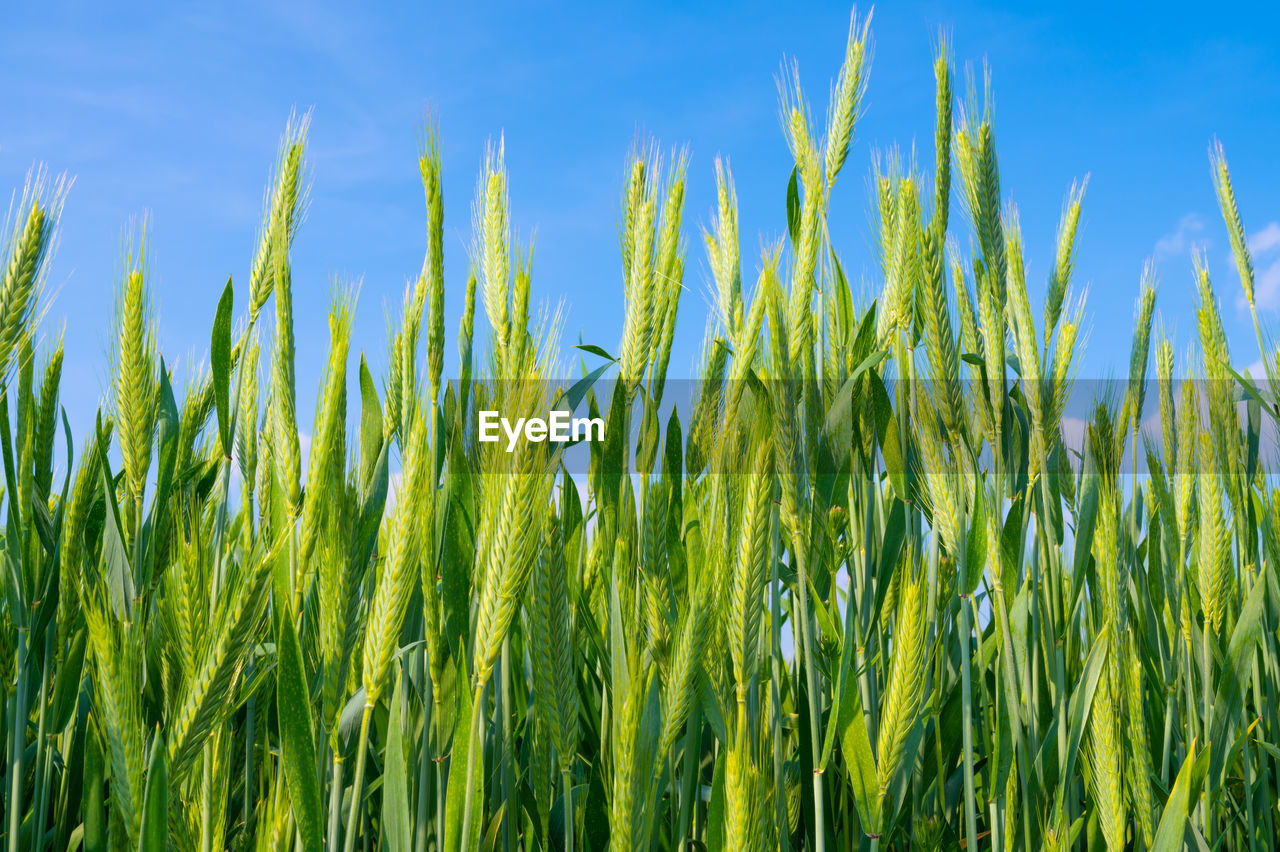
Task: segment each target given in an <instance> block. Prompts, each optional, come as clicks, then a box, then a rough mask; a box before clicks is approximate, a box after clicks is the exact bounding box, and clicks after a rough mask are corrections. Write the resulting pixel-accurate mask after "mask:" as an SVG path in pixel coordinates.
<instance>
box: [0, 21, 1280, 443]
mask: <svg viewBox="0 0 1280 852" xmlns="http://www.w3.org/2000/svg"><path fill="white" fill-rule="evenodd" d="M106 5H107V4H96V3H84V4H76V5H70V6H55V5H44V4H35V3H26V4H19V5H17V6H15V7H11V8H10V9H8V10H7V11H6V13H5V26H4V27H3V29H0V116H2V119H0V188H6V189H7V188H15V189H17V188H20V187H21V185H22V182H23V180H24V176H25V175H26V173H27V171H28V169H29V168H30V167H31V166H32V164H33V163H36V162H43V163H46V164H47V165H48V167H49V168H50V170H51V171H53V172H55V173H56V172H63V171H65V172H67V173H69V174H70V175H73V176H74V177H75V185H74V188H73V190H72V192H71V194H70V197H69V198H68V201H67V205H66V210H65V214H64V216H63V219H62V228H61V243H60V246H59V249H58V253H57V255H56V256H55V258H54V261H53V268H52V274H51V278H50V283H51V285H52V287H53V291H54V293H55V294H56V300H55V301H54V302H53V304H52V306H51V307H50V309H49V311H48V314H47V317H46V321H45V322H46V330H47V332H49V333H53V332H55V331H56V330H57V328H58V327H59V326H60V325H61V324H62V323H64V322H65V328H66V349H67V356H66V367H65V370H64V404H65V405H66V406H67V409H68V412H69V414H70V415H71V417H72V422H73V425H76V426H77V427H83V426H84V425H87V424H88V423H89V422H91V417H92V413H93V411H94V409H95V408H96V407H97V405H98V403H99V401H100V400H101V399H102V398H103V395H104V388H105V380H106V366H105V360H104V356H105V354H106V352H107V348H108V340H109V335H110V333H111V328H110V317H111V313H110V312H111V305H112V298H113V292H114V289H115V287H116V285H117V283H118V270H119V268H120V254H121V246H122V243H123V236H124V234H125V233H126V228H127V227H128V224H129V222H130V221H131V220H136V219H138V218H139V217H141V216H142V215H144V214H145V215H146V216H147V219H148V223H149V227H148V231H149V238H150V268H151V272H152V280H153V287H154V295H155V299H156V302H157V306H158V310H159V321H160V342H161V347H162V350H163V351H164V353H165V355H166V357H167V358H168V360H169V361H170V362H175V361H176V362H178V363H179V364H181V365H185V364H187V363H188V362H189V361H191V360H192V359H194V360H195V361H199V360H201V359H203V358H204V357H205V352H206V349H207V341H208V333H209V326H210V323H211V321H212V315H213V309H214V306H215V304H216V302H217V298H218V296H219V294H220V291H221V287H222V284H223V283H224V282H225V281H226V278H227V276H228V275H234V276H235V278H236V281H237V282H238V283H240V284H241V285H242V286H241V288H240V291H239V292H240V300H239V302H240V304H243V296H244V289H243V284H244V282H245V281H246V279H247V270H248V264H249V258H250V254H251V252H252V250H253V243H254V239H255V232H256V230H257V227H258V218H259V215H260V211H261V203H262V193H263V187H264V184H265V182H266V180H267V177H268V173H269V170H270V167H271V163H272V158H273V156H274V154H275V150H276V147H277V144H278V139H279V136H280V133H281V131H282V129H283V127H284V124H285V121H286V119H287V118H288V116H289V114H290V111H291V110H293V109H295V108H297V109H300V110H306V109H312V110H313V122H312V132H311V136H310V147H309V157H310V167H311V174H312V178H313V183H312V188H311V195H310V207H309V211H308V216H307V219H306V222H305V223H304V225H303V227H302V230H301V232H300V234H299V236H298V239H297V241H296V243H295V249H294V278H293V280H294V287H295V293H296V294H295V303H296V322H297V329H298V358H299V368H298V376H299V382H300V384H299V397H300V399H299V402H300V405H301V406H302V408H303V410H304V411H308V410H310V406H311V405H312V400H313V399H314V387H315V385H316V383H317V382H318V380H319V374H320V365H321V363H322V358H323V353H324V349H325V346H326V344H327V328H326V323H325V316H324V314H325V310H326V308H327V304H328V292H329V288H330V282H331V281H332V280H333V279H334V278H335V277H339V278H342V279H345V280H355V279H361V280H362V282H363V283H362V288H361V292H360V301H359V305H358V314H357V322H356V327H355V341H354V347H353V348H354V349H355V350H356V351H360V350H363V351H364V352H365V353H366V354H367V355H368V357H369V360H370V362H371V365H374V366H375V368H376V367H379V366H380V365H381V364H382V362H383V351H384V349H385V342H384V341H385V317H386V310H387V308H388V307H389V306H391V305H393V304H394V303H396V302H397V300H398V299H399V294H400V292H401V290H402V288H403V286H404V284H405V281H406V279H407V278H408V277H410V276H413V275H415V274H416V273H417V270H418V269H419V268H420V267H421V263H422V253H423V250H424V240H425V233H424V232H425V211H424V209H423V205H422V192H421V187H420V184H419V182H418V176H417V169H416V154H417V149H418V145H419V141H420V137H421V128H422V119H423V115H424V113H425V111H426V110H427V109H428V108H429V109H430V110H431V111H432V112H433V113H434V114H435V115H436V116H437V118H438V124H439V126H440V129H441V133H442V141H443V155H444V170H445V175H444V180H445V211H446V213H445V217H446V222H445V227H446V255H445V268H446V277H447V281H448V291H447V308H448V318H447V323H448V328H449V330H450V334H451V343H450V350H449V356H450V360H449V361H448V362H447V363H449V364H452V363H454V362H455V361H456V357H455V356H454V355H453V346H452V332H453V330H454V329H456V327H457V317H458V314H459V312H460V310H461V301H462V296H461V293H462V287H463V284H464V281H465V274H466V269H467V260H466V246H467V245H468V244H469V242H470V212H469V208H470V202H471V197H472V194H473V190H474V186H475V179H476V175H477V172H478V168H479V165H480V163H481V160H482V157H483V153H484V148H485V144H486V141H487V140H489V139H490V138H496V137H497V136H498V134H500V133H504V134H505V138H506V151H507V160H508V166H509V168H510V173H511V184H510V187H511V201H512V205H513V217H512V218H513V223H514V226H515V230H516V233H517V235H518V236H519V237H520V239H521V240H522V241H525V242H527V241H529V240H530V239H531V238H533V239H534V241H535V258H534V267H533V271H534V275H533V286H534V292H535V295H536V297H537V298H539V299H541V300H546V301H559V300H563V301H564V302H565V305H566V308H567V320H566V338H567V339H566V345H567V344H568V343H571V342H576V340H577V338H578V336H579V334H581V336H582V338H583V339H584V340H585V341H587V342H591V343H597V344H600V345H602V346H604V347H605V348H608V349H613V348H615V346H616V344H617V340H618V338H619V336H620V334H621V329H622V295H621V293H622V285H621V282H620V271H619V270H620V266H621V264H620V261H619V257H618V251H617V226H616V223H617V212H616V211H617V201H618V198H619V196H620V187H621V176H622V169H623V164H624V160H625V155H626V152H627V149H628V147H629V145H630V144H631V142H632V140H633V139H635V138H636V136H637V134H644V135H646V136H648V137H652V138H655V139H657V140H658V141H659V142H660V143H661V144H662V145H663V146H664V147H666V148H670V147H672V146H675V145H688V146H689V150H690V152H691V154H692V162H691V170H690V185H689V193H688V205H687V212H686V233H687V236H688V239H689V244H690V253H689V262H688V265H687V269H688V272H687V275H686V284H687V285H688V287H689V292H688V293H687V295H686V297H685V300H684V302H683V306H682V310H681V318H682V322H681V325H680V328H679V343H678V346H677V349H676V352H675V355H674V357H673V359H672V372H673V375H677V376H678V375H688V374H689V372H690V371H691V369H692V366H693V361H694V359H695V356H696V352H697V349H698V344H699V341H700V339H701V336H702V332H703V326H704V317H705V313H706V305H707V297H706V290H707V285H708V281H709V272H708V269H707V265H706V261H705V255H704V254H703V252H702V249H701V241H700V239H699V238H698V233H699V232H698V230H697V229H698V228H699V227H700V226H701V225H702V224H705V223H706V222H707V221H708V219H709V217H710V211H711V205H712V203H713V199H714V184H713V171H712V166H713V161H714V158H715V156H716V155H722V156H725V157H727V158H728V159H729V162H730V165H731V167H732V170H733V174H734V177H735V180H736V182H737V189H738V197H739V201H740V207H741V219H740V225H741V233H742V243H743V258H744V277H745V278H748V279H749V280H754V260H755V258H756V256H757V254H758V251H757V247H758V246H759V245H760V241H761V239H762V238H769V239H772V238H773V237H776V236H777V235H779V234H780V233H782V229H783V227H784V197H785V196H784V190H785V185H786V180H787V177H788V175H789V172H790V162H789V155H788V152H787V148H786V144H785V142H784V140H783V137H782V134H781V131H780V128H779V123H778V119H777V94H776V88H775V82H774V80H775V76H776V75H777V73H778V70H779V65H780V62H781V61H782V60H783V58H784V56H786V57H792V58H795V59H796V60H798V62H799V66H800V72H801V76H802V80H803V82H804V84H805V86H806V90H807V92H808V94H809V97H810V100H811V102H812V103H814V104H815V106H816V109H815V112H817V113H818V114H819V115H820V114H821V113H822V111H823V110H824V109H825V95H826V92H827V90H828V86H829V82H830V80H831V78H832V77H833V76H834V75H835V73H836V71H837V69H838V66H839V62H840V59H841V57H842V53H843V47H844V41H845V36H846V31H847V26H848V19H849V12H850V7H848V6H846V5H841V4H817V5H803V6H794V5H792V4H786V5H785V6H784V5H783V4H763V3H762V4H749V5H745V6H733V5H729V4H697V8H696V10H691V9H686V8H685V7H684V4H671V5H654V6H649V7H646V8H643V9H641V8H637V7H636V5H635V4H630V5H627V6H622V5H617V6H615V5H607V6H604V5H600V6H598V5H595V4H580V5H579V4H557V5H554V6H553V5H550V4H541V3H521V4H510V5H506V4H504V5H500V6H499V5H494V4H483V5H482V4H462V3H458V4H449V5H448V7H447V8H440V9H427V8H425V4H404V5H399V4H384V5H380V6H378V7H377V8H376V9H375V8H372V7H366V6H365V5H364V4H342V5H323V4H298V5H287V4H272V3H261V4H259V3H245V4H218V6H219V8H218V9H216V10H215V9H214V8H213V6H214V5H215V4H199V5H187V4H181V3H173V4H169V3H165V4H158V3H157V4H135V8H134V9H133V10H131V11H119V10H107V9H106V8H105V7H106ZM1024 5H1027V4H1021V3H1003V4H1002V3H971V2H967V3H954V4H943V3H928V2H926V3H895V4H892V5H890V4H882V5H881V6H880V7H879V8H877V9H876V10H875V14H874V19H873V26H872V32H873V38H874V42H875V53H874V61H873V64H872V66H871V74H870V80H869V88H868V94H867V99H866V101H865V111H864V115H863V116H862V118H861V120H860V121H859V123H858V126H857V131H856V137H855V142H854V147H853V150H852V152H851V154H850V159H849V162H848V164H847V165H846V166H845V170H844V172H843V173H842V175H841V180H840V183H839V185H838V186H837V188H836V190H835V193H834V197H833V199H832V212H831V225H832V233H833V238H834V240H835V243H836V247H837V250H838V251H839V252H840V254H841V256H842V259H843V261H844V265H845V268H846V270H847V271H848V272H849V277H850V278H851V280H852V281H854V282H855V284H856V282H857V281H858V280H859V279H862V278H864V277H865V278H867V279H869V280H873V279H874V277H875V266H874V260H873V253H872V251H871V246H872V241H873V232H872V230H871V228H870V225H869V223H870V207H869V202H868V196H867V177H868V175H869V173H870V162H871V158H872V155H873V152H875V151H883V150H885V149H887V148H888V147H889V146H891V145H894V144H896V145H898V146H899V147H900V149H902V150H908V151H909V150H910V148H911V146H912V145H913V144H916V145H918V146H919V150H920V153H921V155H922V159H923V160H925V161H928V160H931V158H932V142H931V139H932V128H933V82H932V69H931V53H932V50H933V47H934V45H935V43H936V41H937V34H938V30H939V27H944V28H946V30H947V31H948V32H949V33H950V35H951V39H952V43H953V53H954V56H955V59H956V61H957V63H958V64H959V65H961V67H963V65H964V64H966V63H969V64H971V65H972V66H973V67H975V68H976V69H978V70H979V72H980V69H981V67H982V63H983V61H984V60H985V61H986V62H987V63H989V65H990V67H991V70H992V75H993V82H994V94H995V112H994V117H995V130H996V139H997V145H998V151H999V155H1000V168H1001V177H1002V189H1003V192H1004V195H1005V198H1006V200H1010V199H1011V200H1012V201H1013V202H1014V203H1016V204H1017V205H1018V207H1019V211H1020V213H1021V217H1022V223H1023V229H1024V234H1025V237H1026V242H1027V254H1028V261H1029V280H1030V281H1032V282H1034V286H1035V289H1036V294H1037V297H1038V296H1039V295H1040V294H1042V292H1043V282H1044V280H1045V277H1046V275H1047V271H1048V265H1049V262H1050V260H1051V258H1052V241H1053V235H1054V229H1055V227H1056V224H1057V220H1058V216H1059V213H1060V210H1061V207H1062V202H1063V198H1064V196H1065V194H1066V192H1067V190H1068V188H1069V187H1070V186H1071V183H1072V181H1073V180H1076V179H1079V178H1081V177H1083V176H1084V175H1085V174H1089V175H1090V183H1089V191H1088V195H1087V197H1086V200H1085V209H1084V215H1083V218H1082V228H1081V232H1080V236H1079V240H1078V246H1079V255H1078V262H1077V267H1076V279H1075V286H1076V288H1077V289H1078V288H1080V287H1082V286H1085V285H1087V286H1088V288H1089V301H1088V306H1087V310H1086V317H1087V323H1088V331H1089V334H1088V338H1087V340H1086V346H1087V348H1086V351H1085V354H1084V356H1083V362H1082V370H1081V375H1082V376H1085V377H1107V376H1111V375H1116V374H1118V373H1120V372H1122V371H1123V369H1124V364H1125V362H1126V360H1127V357H1128V345H1129V339H1130V335H1131V331H1132V314H1133V302H1134V299H1135V298H1136V296H1137V292H1138V282H1139V277H1140V274H1141V270H1142V265H1143V262H1144V260H1145V259H1146V258H1147V257H1154V258H1155V259H1156V261H1157V263H1158V266H1159V271H1160V278H1161V289H1160V295H1159V302H1158V306H1159V310H1160V313H1161V314H1162V316H1163V317H1164V320H1165V322H1166V325H1167V326H1168V327H1169V328H1170V329H1172V330H1174V331H1175V332H1176V333H1177V335H1178V342H1179V350H1181V348H1182V347H1184V346H1185V345H1186V344H1187V343H1189V342H1190V341H1191V335H1192V334H1193V333H1194V315H1193V313H1192V302H1191V298H1190V291H1191V272H1190V269H1191V264H1190V258H1189V250H1190V246H1191V245H1192V244H1200V245H1204V246H1205V247H1206V249H1207V251H1208V257H1209V261H1210V267H1211V269H1212V271H1213V273H1214V275H1215V281H1216V283H1217V285H1218V291H1219V293H1220V295H1221V301H1222V307H1223V313H1224V316H1225V318H1226V320H1227V324H1228V331H1229V333H1232V334H1233V355H1234V357H1235V358H1236V359H1237V361H1239V362H1240V363H1241V364H1248V363H1250V362H1252V361H1254V360H1256V359H1257V357H1258V356H1257V352H1256V344H1254V343H1253V342H1252V341H1253V333H1252V327H1251V325H1250V324H1249V323H1248V319H1247V314H1246V313H1245V312H1244V311H1243V310H1242V309H1241V308H1240V307H1239V305H1238V304H1237V302H1238V293H1239V284H1238V281H1237V279H1236V278H1235V274H1234V271H1233V270H1232V268H1231V267H1230V266H1229V265H1228V264H1227V258H1226V255H1227V241H1226V235H1225V230H1224V229H1223V227H1222V225H1221V221H1220V219H1219V217H1218V215H1217V210H1216V202H1215V199H1214V194H1213V187H1212V183H1211V180H1210V173H1209V165H1208V154H1207V152H1208V147H1209V145H1210V143H1211V141H1212V140H1213V139H1214V138H1215V136H1216V137H1217V138H1220V139H1221V140H1222V141H1223V143H1224V144H1225V146H1226V151H1227V156H1228V159H1229V161H1230V164H1231V167H1232V172H1233V176H1234V179H1235V184H1236V190H1237V196H1238V200H1239V203H1240V208H1241V212H1242V214H1243V217H1244V220H1245V224H1246V227H1247V229H1248V230H1249V232H1250V234H1251V235H1254V242H1255V245H1256V246H1257V247H1258V248H1259V250H1260V251H1259V253H1258V255H1257V257H1256V265H1257V268H1258V274H1259V281H1260V284H1259V287H1260V296H1259V305H1260V307H1262V308H1263V311H1262V313H1263V316H1264V317H1265V318H1266V319H1267V321H1272V320H1273V319H1274V318H1275V316H1276V311H1277V308H1280V224H1276V223H1277V221H1278V220H1280V162H1278V161H1277V159H1276V157H1275V151H1276V150H1277V149H1276V146H1277V140H1280V38H1278V37H1277V32H1280V13H1278V12H1277V11H1276V9H1275V7H1274V6H1271V5H1263V4H1258V5H1257V6H1256V7H1255V6H1237V5H1234V4H1231V3H1219V4H1216V5H1215V6H1214V7H1213V9H1212V10H1211V11H1209V12H1205V11H1203V10H1201V11H1199V12H1196V13H1192V12H1191V11H1190V10H1179V9H1177V8H1176V7H1175V6H1173V5H1170V4H1159V5H1154V6H1150V7H1146V8H1143V7H1141V6H1138V5H1135V6H1133V7H1130V8H1125V9H1117V8H1115V7H1114V6H1113V5H1112V4H1101V3H1099V4H1089V3H1072V4H1064V5H1063V6H1061V7H1045V8H1037V9H1035V10H1028V9H1024V8H1023V6H1024ZM866 8H867V7H866V6H863V7H862V8H861V9H860V14H863V13H865V10H866ZM955 210H956V214H955V215H956V217H957V218H958V215H959V213H958V211H959V207H958V205H957V207H956V208H955ZM186 369H187V367H186V366H179V371H180V372H184V371H185V370H186ZM303 419H304V421H305V420H306V418H305V417H304V418H303ZM304 428H305V426H304Z"/></svg>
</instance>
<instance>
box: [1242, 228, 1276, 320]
mask: <svg viewBox="0 0 1280 852" xmlns="http://www.w3.org/2000/svg"><path fill="white" fill-rule="evenodd" d="M1249 253H1250V254H1252V255H1253V277H1254V281H1253V303H1254V305H1256V306H1257V308H1258V309H1259V310H1274V309H1276V308H1280V222H1268V223H1267V225H1266V226H1265V227H1264V228H1263V229H1262V230H1260V231H1257V232H1256V233H1253V234H1250V235H1249ZM1233 263H1234V260H1233ZM1238 302H1239V303H1240V305H1241V306H1242V307H1243V305H1244V304H1245V302H1244V296H1243V295H1241V297H1240V299H1239V300H1238Z"/></svg>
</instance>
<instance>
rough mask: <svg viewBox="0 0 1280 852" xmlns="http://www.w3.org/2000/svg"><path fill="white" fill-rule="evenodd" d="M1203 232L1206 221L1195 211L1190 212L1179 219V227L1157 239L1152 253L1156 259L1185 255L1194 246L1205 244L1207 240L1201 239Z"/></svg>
mask: <svg viewBox="0 0 1280 852" xmlns="http://www.w3.org/2000/svg"><path fill="white" fill-rule="evenodd" d="M1203 233H1204V222H1203V221H1202V220H1201V219H1200V217H1199V216H1197V215H1196V214H1195V213H1188V214H1186V215H1185V216H1183V217H1182V218H1181V219H1179V220H1178V225H1177V227H1175V228H1174V229H1173V230H1172V231H1171V232H1169V233H1167V234H1165V235H1164V236H1163V237H1161V238H1160V239H1158V240H1156V245H1155V248H1154V249H1153V250H1152V254H1153V255H1154V256H1155V259H1156V260H1167V259H1168V258H1171V257H1180V256H1182V255H1185V254H1187V253H1188V252H1190V251H1191V249H1192V247H1194V246H1202V245H1204V243H1205V241H1203V240H1201V239H1199V237H1200V235H1201V234H1203Z"/></svg>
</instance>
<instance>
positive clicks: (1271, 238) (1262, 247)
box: [1249, 222, 1280, 255]
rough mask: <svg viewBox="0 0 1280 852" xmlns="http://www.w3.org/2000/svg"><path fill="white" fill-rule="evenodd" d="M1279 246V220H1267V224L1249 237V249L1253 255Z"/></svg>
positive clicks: (1264, 252)
mask: <svg viewBox="0 0 1280 852" xmlns="http://www.w3.org/2000/svg"><path fill="white" fill-rule="evenodd" d="M1274 248H1280V222H1268V223H1267V226H1266V227H1265V228H1263V229H1262V230H1261V231H1258V232H1257V233H1256V234H1254V235H1253V236H1251V237H1249V251H1251V252H1253V253H1254V254H1255V255H1259V254H1266V253H1267V252H1269V251H1271V250H1272V249H1274Z"/></svg>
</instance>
